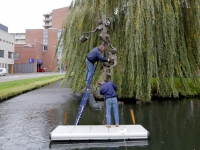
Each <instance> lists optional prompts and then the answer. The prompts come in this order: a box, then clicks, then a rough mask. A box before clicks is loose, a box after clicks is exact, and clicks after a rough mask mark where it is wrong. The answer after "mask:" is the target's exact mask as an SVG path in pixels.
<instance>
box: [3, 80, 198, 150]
mask: <svg viewBox="0 0 200 150" xmlns="http://www.w3.org/2000/svg"><path fill="white" fill-rule="evenodd" d="M80 101H81V94H75V95H74V94H72V93H71V90H70V89H69V88H60V82H57V83H54V84H51V85H48V86H46V87H43V88H41V89H37V90H34V91H31V92H28V93H25V94H23V95H20V96H17V97H15V98H12V99H10V100H8V101H4V102H2V103H0V149H2V150H7V149H8V150H16V149H17V150H18V149H19V150H27V149H28V150H32V149H33V150H35V149H44V150H48V149H56V150H63V149H66V150H68V149H87V150H108V149H110V150H116V149H117V150H124V149H127V150H132V149H133V150H141V149H142V150H169V149H170V150H179V149H180V150H194V149H195V150H197V149H200V142H199V135H200V129H199V127H200V115H199V114H200V109H199V108H200V101H199V100H198V99H187V100H176V101H175V100H168V101H167V100H165V101H152V103H151V104H141V105H137V104H135V103H130V102H128V101H124V102H119V117H120V124H133V122H132V119H131V114H130V109H133V110H134V115H135V121H136V124H141V125H142V126H143V127H144V128H146V129H147V130H148V131H149V132H150V139H149V140H148V141H126V144H127V145H126V146H125V143H124V141H120V142H111V141H110V142H106V141H102V142H88V141H87V142H77V143H59V144H58V143H53V144H52V143H51V141H50V139H49V133H51V131H52V130H54V129H55V128H56V127H57V125H63V124H66V125H73V123H74V120H75V118H76V115H77V113H78V106H79V103H80ZM66 112H67V113H66ZM66 114H67V115H66ZM112 118H113V116H112ZM104 120H105V112H104V102H103V101H97V102H96V101H95V100H94V99H93V98H92V97H91V98H90V100H89V101H88V103H87V105H86V107H85V110H84V112H83V115H82V118H81V120H80V122H79V124H81V125H103V124H105V121H104ZM138 142H141V143H138Z"/></svg>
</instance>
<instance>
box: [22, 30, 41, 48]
mask: <svg viewBox="0 0 200 150" xmlns="http://www.w3.org/2000/svg"><path fill="white" fill-rule="evenodd" d="M43 31H44V30H43V29H26V40H25V43H35V42H38V43H40V44H43Z"/></svg>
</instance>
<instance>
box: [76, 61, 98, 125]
mask: <svg viewBox="0 0 200 150" xmlns="http://www.w3.org/2000/svg"><path fill="white" fill-rule="evenodd" d="M96 67H97V64H96V63H95V64H94V70H93V71H92V74H91V76H90V78H89V81H88V84H87V86H86V89H85V92H84V94H83V97H82V99H81V102H80V105H79V107H78V114H77V116H76V120H75V121H74V125H77V124H78V122H79V120H80V119H81V115H82V113H83V110H84V107H85V105H86V103H87V100H88V97H89V96H90V91H91V89H89V87H90V84H91V82H92V78H93V76H94V72H95V70H96Z"/></svg>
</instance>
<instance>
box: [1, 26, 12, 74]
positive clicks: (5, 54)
mask: <svg viewBox="0 0 200 150" xmlns="http://www.w3.org/2000/svg"><path fill="white" fill-rule="evenodd" d="M14 43H15V37H14V35H12V34H10V33H8V32H6V31H3V30H1V29H0V68H6V71H7V73H11V74H12V73H13V67H14V58H13V54H14Z"/></svg>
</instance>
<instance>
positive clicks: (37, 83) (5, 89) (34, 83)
mask: <svg viewBox="0 0 200 150" xmlns="http://www.w3.org/2000/svg"><path fill="white" fill-rule="evenodd" d="M63 78H64V75H53V76H47V77H40V78H31V79H22V80H15V81H9V82H3V83H0V101H1V100H5V99H8V98H10V97H13V96H17V95H19V94H22V93H24V92H27V91H31V90H33V89H37V88H40V87H43V86H45V85H48V84H50V83H53V82H56V81H59V80H62V79H63Z"/></svg>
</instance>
